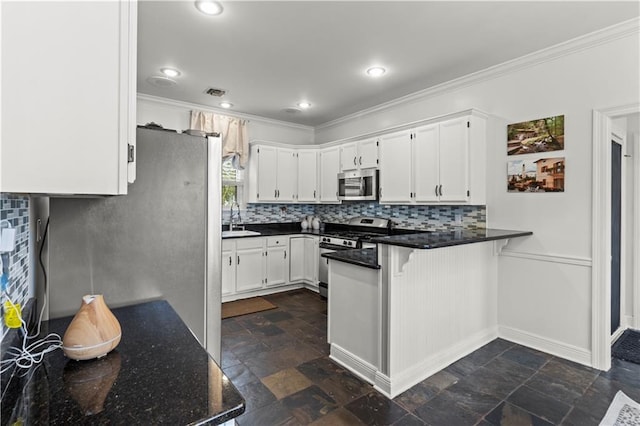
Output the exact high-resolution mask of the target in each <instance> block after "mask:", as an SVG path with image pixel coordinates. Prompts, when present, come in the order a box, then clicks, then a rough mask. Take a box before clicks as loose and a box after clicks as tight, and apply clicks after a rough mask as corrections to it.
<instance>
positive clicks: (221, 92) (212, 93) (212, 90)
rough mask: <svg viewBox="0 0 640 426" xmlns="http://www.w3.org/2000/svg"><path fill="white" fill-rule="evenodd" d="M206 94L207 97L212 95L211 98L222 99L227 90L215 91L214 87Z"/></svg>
mask: <svg viewBox="0 0 640 426" xmlns="http://www.w3.org/2000/svg"><path fill="white" fill-rule="evenodd" d="M204 93H206V94H207V95H211V96H215V97H218V98H221V97H223V96H224V95H225V93H227V91H226V90H222V89H215V88H213V87H209V88H208V89H207V90H206V91H205V92H204Z"/></svg>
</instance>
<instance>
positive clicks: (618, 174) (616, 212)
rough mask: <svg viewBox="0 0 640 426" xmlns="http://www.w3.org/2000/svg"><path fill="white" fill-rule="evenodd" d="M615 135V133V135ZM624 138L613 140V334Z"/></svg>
mask: <svg viewBox="0 0 640 426" xmlns="http://www.w3.org/2000/svg"><path fill="white" fill-rule="evenodd" d="M614 136H615V135H614ZM622 142H623V141H622V140H619V139H618V138H617V137H614V138H613V139H612V140H611V335H612V336H614V335H615V334H616V332H617V331H618V329H619V328H620V325H621V324H620V310H621V309H620V308H621V306H620V302H621V294H620V273H621V270H620V267H621V249H622V247H621V243H620V239H621V235H622Z"/></svg>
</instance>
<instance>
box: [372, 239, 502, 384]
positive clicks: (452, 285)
mask: <svg viewBox="0 0 640 426" xmlns="http://www.w3.org/2000/svg"><path fill="white" fill-rule="evenodd" d="M379 256H380V257H381V259H380V263H381V264H382V265H390V267H389V268H386V270H385V268H383V274H382V279H381V294H382V295H384V296H385V297H386V298H387V299H386V300H387V303H386V307H382V319H381V324H380V325H381V335H382V338H381V341H382V342H383V345H382V348H383V349H382V351H383V353H382V354H381V362H380V370H381V373H382V374H383V375H386V376H388V377H389V382H390V389H389V394H390V395H392V396H395V395H397V394H398V393H399V392H401V391H402V390H404V389H407V388H408V387H410V386H412V385H414V384H416V383H418V382H420V381H421V380H423V379H424V378H426V377H428V376H429V375H431V374H433V373H434V372H436V371H438V370H439V369H441V368H443V367H445V366H446V365H448V364H450V363H452V362H454V361H456V360H457V359H459V358H461V357H463V356H465V355H467V354H469V353H471V352H472V351H474V350H475V349H477V348H479V347H480V346H482V345H484V344H486V343H488V342H490V341H491V340H492V339H494V338H495V337H496V336H497V321H498V316H497V299H498V297H497V258H496V256H494V255H493V243H492V242H486V243H477V244H467V245H460V246H455V247H445V248H439V249H434V250H412V249H407V248H402V247H395V246H387V245H382V246H381V248H380V255H379ZM381 300H385V299H384V298H383V297H381Z"/></svg>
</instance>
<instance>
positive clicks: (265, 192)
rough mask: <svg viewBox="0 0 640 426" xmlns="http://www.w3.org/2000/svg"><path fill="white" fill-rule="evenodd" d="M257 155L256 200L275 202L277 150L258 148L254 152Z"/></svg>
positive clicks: (276, 196) (270, 147)
mask: <svg viewBox="0 0 640 426" xmlns="http://www.w3.org/2000/svg"><path fill="white" fill-rule="evenodd" d="M256 153H257V155H258V159H257V160H258V167H257V172H258V176H257V179H256V183H257V185H258V191H257V192H258V194H257V200H258V201H259V202H264V201H277V199H278V192H277V191H278V185H277V183H278V174H277V170H278V150H277V148H274V147H272V146H260V147H258V149H257V150H256Z"/></svg>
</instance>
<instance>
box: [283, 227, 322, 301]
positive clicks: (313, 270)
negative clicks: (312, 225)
mask: <svg viewBox="0 0 640 426" xmlns="http://www.w3.org/2000/svg"><path fill="white" fill-rule="evenodd" d="M290 246H291V250H290V251H291V262H290V264H289V279H290V280H291V282H298V281H302V282H305V283H307V284H310V285H311V286H312V287H313V288H316V289H317V288H318V256H319V255H318V237H314V236H311V235H304V236H297V237H291V242H290Z"/></svg>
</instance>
